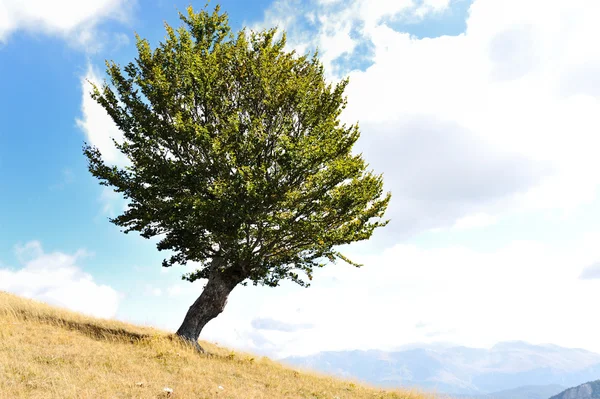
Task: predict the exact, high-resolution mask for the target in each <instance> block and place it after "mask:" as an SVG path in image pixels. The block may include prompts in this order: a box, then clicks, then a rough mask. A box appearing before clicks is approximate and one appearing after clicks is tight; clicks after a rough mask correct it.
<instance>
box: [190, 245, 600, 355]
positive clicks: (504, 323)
mask: <svg viewBox="0 0 600 399" xmlns="http://www.w3.org/2000/svg"><path fill="white" fill-rule="evenodd" d="M599 240H600V235H599V234H592V235H588V236H582V237H580V238H579V239H578V240H576V241H575V242H573V243H572V244H571V245H568V246H564V247H562V248H558V247H557V246H555V245H550V244H544V243H542V242H540V241H518V242H513V243H511V244H509V245H507V246H505V247H503V248H500V249H498V250H494V251H475V250H472V249H469V248H465V247H446V248H437V249H432V250H425V249H421V248H419V247H417V246H414V245H408V244H407V245H397V246H395V247H393V248H390V249H388V250H386V251H385V252H383V253H381V254H378V255H372V256H368V255H367V256H365V255H363V256H360V255H355V256H354V257H355V258H357V259H358V261H360V262H362V263H364V264H365V266H364V267H363V268H361V269H355V268H352V267H350V266H346V265H342V264H340V265H334V266H330V267H327V268H324V269H322V270H319V271H317V273H315V279H314V281H313V286H312V287H310V288H308V289H302V288H296V287H294V286H292V285H291V284H285V285H284V286H283V287H281V288H278V289H269V288H255V287H238V288H236V289H235V290H234V292H233V293H232V295H231V297H230V300H229V303H228V306H227V308H226V309H225V311H224V312H223V314H222V315H221V316H219V317H218V318H217V319H215V321H213V322H211V324H209V325H208V326H207V327H206V331H205V332H204V333H203V337H204V338H205V339H217V340H219V341H220V342H222V343H223V344H226V345H232V346H236V347H241V348H244V349H249V350H255V351H261V352H268V353H269V354H271V355H273V356H287V355H291V354H308V353H314V352H317V351H324V350H350V349H365V350H366V349H383V350H393V349H395V348H397V347H400V346H402V345H406V344H412V343H416V342H421V343H424V344H428V343H444V342H452V343H456V344H462V345H466V346H471V347H473V346H475V347H490V346H492V345H493V344H495V343H497V342H500V341H507V340H525V341H529V342H532V343H534V344H543V343H554V344H558V345H562V346H565V347H582V348H586V349H589V350H592V351H596V352H600V345H599V344H598V340H597V328H596V321H595V320H594V318H593V317H589V315H590V314H592V313H593V311H594V310H593V309H594V304H595V303H597V301H598V288H599V287H598V286H597V285H596V284H593V282H592V283H591V284H590V282H587V281H582V280H580V279H579V278H578V277H579V276H578V275H579V273H580V270H581V268H580V267H577V265H585V264H590V262H591V260H593V259H598V257H599V256H600V247H599V246H598V245H597V243H598V242H599ZM191 299H192V298H191V297H190V300H191ZM190 303H191V302H190ZM532 316H534V317H532ZM256 320H269V325H270V326H271V327H273V326H275V327H277V326H279V328H263V327H264V326H262V325H259V326H256V325H255V324H256ZM573 325H577V326H578V328H577V329H573V328H572V326H573ZM281 326H287V327H289V326H303V327H304V328H302V329H299V328H297V329H294V328H291V327H290V328H282V327H281Z"/></svg>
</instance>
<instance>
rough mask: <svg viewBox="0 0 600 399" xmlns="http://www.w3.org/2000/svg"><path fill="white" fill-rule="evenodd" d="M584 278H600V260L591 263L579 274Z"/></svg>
mask: <svg viewBox="0 0 600 399" xmlns="http://www.w3.org/2000/svg"><path fill="white" fill-rule="evenodd" d="M579 278H581V279H582V280H592V279H600V262H596V263H594V264H592V265H589V266H588V267H586V268H585V269H583V272H582V273H581V276H579Z"/></svg>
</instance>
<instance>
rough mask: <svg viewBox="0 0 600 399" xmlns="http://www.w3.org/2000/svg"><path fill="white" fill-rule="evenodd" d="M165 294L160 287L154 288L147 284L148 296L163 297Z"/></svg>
mask: <svg viewBox="0 0 600 399" xmlns="http://www.w3.org/2000/svg"><path fill="white" fill-rule="evenodd" d="M162 294H163V290H162V289H160V288H158V287H154V286H153V285H151V284H146V295H151V296H156V297H159V296H162Z"/></svg>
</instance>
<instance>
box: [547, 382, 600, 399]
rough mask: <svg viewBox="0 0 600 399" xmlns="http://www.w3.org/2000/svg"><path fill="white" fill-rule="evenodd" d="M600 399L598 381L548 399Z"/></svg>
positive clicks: (570, 389)
mask: <svg viewBox="0 0 600 399" xmlns="http://www.w3.org/2000/svg"><path fill="white" fill-rule="evenodd" d="M596 398H600V380H596V381H591V382H586V383H585V384H581V385H579V386H576V387H573V388H569V389H567V390H565V391H563V392H561V393H559V394H558V395H555V396H553V397H551V398H550V399H596Z"/></svg>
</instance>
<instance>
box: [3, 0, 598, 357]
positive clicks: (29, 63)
mask: <svg viewBox="0 0 600 399" xmlns="http://www.w3.org/2000/svg"><path fill="white" fill-rule="evenodd" d="M191 3H192V4H193V5H194V6H195V7H196V8H197V9H200V8H202V6H203V5H204V3H205V2H204V1H202V2H193V1H192V2H191ZM188 4H189V1H185V2H184V1H173V0H153V1H144V2H143V3H142V2H141V1H140V0H138V1H134V0H88V1H86V2H81V1H75V0H55V1H53V2H47V1H44V0H18V1H17V0H0V290H5V291H9V292H13V293H16V294H19V295H23V296H26V297H30V298H35V299H38V300H42V301H46V302H49V303H51V304H55V305H59V306H64V307H67V308H70V309H73V310H76V311H81V312H85V313H87V314H91V315H94V316H98V317H105V318H117V319H119V320H124V321H129V322H134V323H139V324H144V325H150V326H155V327H158V328H162V329H166V330H169V331H175V330H176V329H177V328H178V326H179V324H180V323H181V321H182V320H183V316H184V315H185V313H186V311H187V309H188V307H189V306H190V305H191V304H192V302H193V301H194V300H195V299H196V297H197V296H198V295H199V294H200V293H201V291H202V287H203V284H204V282H203V281H197V282H195V283H188V282H185V281H182V280H181V275H182V274H183V273H185V272H188V271H190V266H186V267H182V266H178V267H172V268H168V269H165V268H162V267H161V261H162V259H163V255H164V254H161V253H159V252H158V251H157V250H156V247H155V245H156V241H153V240H145V239H143V238H141V237H139V236H138V235H136V234H128V235H124V234H122V233H121V232H120V231H119V229H118V228H117V227H116V226H114V225H112V224H111V223H110V222H109V221H108V218H109V217H112V216H116V215H118V214H119V213H120V212H121V211H122V210H123V209H124V208H125V206H126V203H125V202H124V201H123V199H122V198H120V197H119V196H118V195H117V194H115V193H114V192H112V191H111V190H110V189H106V188H104V187H102V186H100V185H99V184H98V182H97V181H96V180H95V179H94V178H93V177H92V176H91V175H90V174H89V172H88V171H87V163H86V159H85V158H84V156H83V154H82V146H83V144H84V142H88V143H91V144H94V145H96V146H98V148H99V149H100V150H101V152H102V153H103V156H104V157H105V159H106V160H107V161H108V162H110V163H113V164H117V165H118V164H122V163H123V162H124V160H123V158H122V156H121V155H120V154H119V153H118V151H116V150H115V148H114V147H113V146H112V141H111V137H114V138H116V139H119V137H120V132H119V131H118V130H117V129H116V127H115V126H114V124H113V123H112V121H111V120H110V118H109V117H108V116H107V115H106V113H105V112H104V110H103V109H102V108H101V107H100V106H99V105H97V104H96V103H95V102H94V101H93V100H92V99H91V98H90V96H89V91H90V85H89V83H88V81H91V82H97V83H98V82H102V80H103V79H104V78H105V76H106V75H105V70H104V61H105V60H114V61H116V62H117V63H120V64H121V65H123V64H125V63H127V62H129V61H131V60H133V59H134V57H135V56H136V53H135V38H134V34H135V33H136V32H137V33H138V34H139V35H140V36H142V37H145V38H148V39H149V40H150V43H151V45H152V46H156V44H157V43H158V42H159V41H160V40H162V39H163V38H164V32H165V31H164V28H163V22H164V21H166V22H168V23H169V24H171V25H175V26H177V25H178V24H179V22H178V19H177V11H178V10H180V11H183V10H184V9H185V7H186V6H187V5H188ZM214 4H216V3H215V2H214V1H213V2H211V7H212V5H214ZM220 4H221V6H222V9H223V10H224V11H226V12H227V13H228V14H229V17H230V23H231V25H232V27H233V29H235V30H238V29H240V28H242V27H248V28H251V29H263V28H268V27H273V26H279V27H280V28H282V29H285V30H286V31H287V33H288V50H291V49H295V50H297V51H300V52H307V51H312V50H314V49H316V48H318V49H319V54H320V57H321V60H322V62H323V63H324V65H325V68H326V74H327V79H329V80H330V81H332V82H335V81H338V80H339V79H341V78H343V77H346V76H348V77H349V78H350V84H349V85H348V87H347V91H346V94H347V96H348V107H347V108H346V110H345V111H344V113H343V114H342V116H341V118H342V120H343V121H344V122H347V123H355V122H358V123H359V126H360V128H361V138H360V140H359V141H358V143H357V148H356V151H357V152H362V153H363V155H364V158H365V159H366V160H367V162H368V163H369V164H370V166H371V167H372V168H373V169H374V170H375V171H377V172H381V173H383V174H384V179H385V185H386V189H387V190H389V191H391V192H392V194H393V198H392V202H391V203H390V206H389V208H388V213H387V216H388V217H389V218H391V222H390V224H389V225H388V226H387V227H386V228H384V229H379V230H378V231H377V232H376V233H375V234H374V235H373V237H372V239H371V240H370V241H368V242H361V243H357V244H352V245H351V246H349V247H347V248H345V249H344V250H345V254H346V255H348V256H350V257H351V258H352V259H353V260H355V261H358V262H361V263H363V264H364V267H362V268H360V269H356V268H353V267H351V266H349V265H346V264H343V263H337V264H334V265H328V266H327V267H325V268H323V269H320V270H317V271H316V272H315V275H314V280H313V284H312V286H311V287H310V288H302V287H299V286H296V285H294V284H293V283H284V284H282V286H280V287H278V288H269V287H253V286H248V287H237V288H236V289H235V290H234V291H233V293H232V294H231V296H230V298H229V301H228V304H227V307H226V309H225V311H224V312H223V313H222V314H221V315H220V316H219V317H218V318H217V319H215V320H213V321H211V322H210V323H209V324H208V325H207V327H206V328H205V330H204V331H203V333H202V336H201V338H202V339H206V340H209V341H212V342H218V343H219V344H221V345H226V346H229V347H232V348H236V349H240V350H246V351H251V352H254V353H259V354H265V355H269V356H272V357H275V358H281V357H285V356H290V355H308V354H312V353H316V352H319V351H326V350H351V349H381V350H395V349H398V348H401V347H404V346H406V345H413V344H417V345H428V344H440V343H441V344H453V345H465V346H471V347H491V346H493V345H494V344H495V343H497V342H502V341H509V340H523V341H527V342H530V343H533V344H555V345H561V346H565V347H574V348H583V349H587V350H590V351H595V352H600V341H599V340H598V339H597V337H598V334H599V329H600V326H599V325H598V322H597V317H595V315H596V314H597V308H598V304H599V303H600V223H599V222H600V191H599V188H600V157H598V150H599V148H600V135H599V133H600V73H598V72H599V71H600V51H598V49H597V43H596V41H597V38H598V37H600V25H598V24H597V20H598V19H599V17H600V2H598V1H596V0H550V1H548V0H527V1H523V0H472V1H471V0H394V1H385V0H346V1H341V0H303V1H300V0H275V1H271V0H260V1H253V2H245V1H241V0H223V1H222V2H221V3H220ZM192 266H193V265H192Z"/></svg>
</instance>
